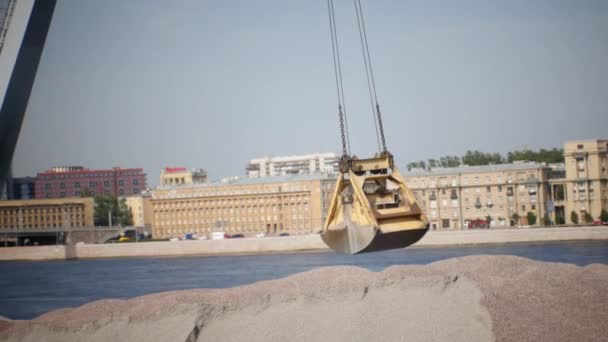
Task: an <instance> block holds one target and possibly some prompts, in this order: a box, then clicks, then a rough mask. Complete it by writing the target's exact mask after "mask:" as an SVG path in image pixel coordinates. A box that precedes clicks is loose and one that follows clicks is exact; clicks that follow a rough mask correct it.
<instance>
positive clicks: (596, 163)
mask: <svg viewBox="0 0 608 342" xmlns="http://www.w3.org/2000/svg"><path fill="white" fill-rule="evenodd" d="M564 163H565V172H564V174H563V175H562V177H555V178H554V179H551V194H552V202H553V203H552V206H553V207H554V212H555V214H556V215H561V217H563V218H564V219H565V221H566V222H567V223H572V221H571V214H572V212H575V213H576V214H577V215H578V217H579V218H580V221H581V222H582V221H583V218H584V215H585V213H589V214H590V215H591V216H592V217H593V219H594V220H598V218H599V216H600V214H601V212H602V210H608V140H578V141H569V142H566V143H565V144H564Z"/></svg>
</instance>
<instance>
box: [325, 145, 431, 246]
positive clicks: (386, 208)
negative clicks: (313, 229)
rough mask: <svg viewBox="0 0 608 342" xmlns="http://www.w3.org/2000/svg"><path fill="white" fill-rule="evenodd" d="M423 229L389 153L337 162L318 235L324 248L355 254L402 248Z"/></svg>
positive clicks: (423, 219)
mask: <svg viewBox="0 0 608 342" xmlns="http://www.w3.org/2000/svg"><path fill="white" fill-rule="evenodd" d="M428 226H429V222H428V219H427V218H426V216H425V214H424V213H423V212H422V210H421V209H420V207H419V206H418V203H417V202H416V198H415V196H414V194H413V193H412V192H411V191H410V189H409V188H408V187H407V185H406V184H405V181H404V180H403V177H402V176H401V173H400V172H399V170H397V168H395V167H394V165H393V160H392V156H391V155H390V154H389V153H384V154H382V155H380V156H378V157H375V158H369V159H345V160H343V161H342V164H341V173H340V175H339V176H338V179H337V181H336V188H335V190H334V194H333V197H332V201H331V204H330V207H329V211H328V216H327V220H326V221H325V225H324V227H323V233H322V234H321V238H322V239H323V241H325V243H326V244H327V245H328V246H329V247H330V248H332V249H333V250H335V251H338V252H342V253H347V254H357V253H366V252H373V251H379V250H386V249H394V248H402V247H407V246H409V245H411V244H413V243H415V242H417V241H418V240H420V239H421V238H422V237H423V236H424V234H425V233H426V231H427V230H428Z"/></svg>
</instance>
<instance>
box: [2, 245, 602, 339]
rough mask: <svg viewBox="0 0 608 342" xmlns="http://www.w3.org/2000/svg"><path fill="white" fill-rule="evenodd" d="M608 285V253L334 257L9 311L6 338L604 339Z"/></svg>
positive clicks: (4, 334)
mask: <svg viewBox="0 0 608 342" xmlns="http://www.w3.org/2000/svg"><path fill="white" fill-rule="evenodd" d="M607 287H608V266H606V265H599V264H592V265H589V266H585V267H579V266H574V265H569V264H559V263H547V262H538V261H533V260H530V259H525V258H520V257H514V256H488V255H478V256H468V257H461V258H453V259H448V260H443V261H439V262H435V263H432V264H428V265H409V266H393V267H389V268H387V269H385V270H384V271H382V272H370V271H368V270H365V269H362V268H359V267H348V266H343V267H327V268H319V269H315V270H312V271H308V272H304V273H299V274H295V275H292V276H289V277H286V278H283V279H278V280H271V281H262V282H258V283H255V284H251V285H246V286H241V287H235V288H227V289H193V290H185V291H173V292H164V293H157V294H151V295H146V296H141V297H136V298H132V299H128V300H118V299H110V300H101V301H97V302H92V303H89V304H86V305H83V306H81V307H78V308H66V309H60V310H56V311H52V312H49V313H47V314H44V315H42V316H39V317H37V318H35V319H33V320H26V321H11V320H0V340H3V341H42V340H44V341H82V340H86V341H108V340H114V341H188V342H194V341H206V340H210V341H218V340H221V341H244V340H246V341H317V340H329V341H338V342H340V341H370V340H373V341H403V340H407V341H444V340H450V341H539V340H542V341H603V340H604V339H605V337H606V336H607V335H608V325H606V324H605V322H606V321H608V311H606V310H605V308H606V307H607V306H608V296H606V294H605V289H606V288H607ZM235 327H238V328H235Z"/></svg>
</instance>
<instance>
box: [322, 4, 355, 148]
mask: <svg viewBox="0 0 608 342" xmlns="http://www.w3.org/2000/svg"><path fill="white" fill-rule="evenodd" d="M327 11H328V13H329V28H330V31H331V48H332V52H333V62H334V74H335V78H336V91H337V93H338V118H339V121H340V137H341V139H342V156H347V155H348V154H349V151H350V139H348V123H347V122H346V108H345V107H343V106H344V86H343V83H342V67H341V63H340V51H339V46H338V35H337V30H336V18H335V16H334V2H333V0H327ZM343 108H344V111H343Z"/></svg>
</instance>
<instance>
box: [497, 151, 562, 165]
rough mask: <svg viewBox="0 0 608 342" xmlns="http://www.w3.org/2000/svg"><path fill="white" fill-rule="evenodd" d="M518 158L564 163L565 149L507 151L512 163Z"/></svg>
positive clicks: (508, 159) (508, 158)
mask: <svg viewBox="0 0 608 342" xmlns="http://www.w3.org/2000/svg"><path fill="white" fill-rule="evenodd" d="M517 160H526V161H533V162H539V163H563V162H564V150H562V149H557V148H553V149H550V150H545V149H543V148H541V149H540V150H538V152H536V151H533V150H529V149H523V150H519V151H518V150H516V151H512V152H509V153H507V162H509V163H512V162H514V161H517Z"/></svg>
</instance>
